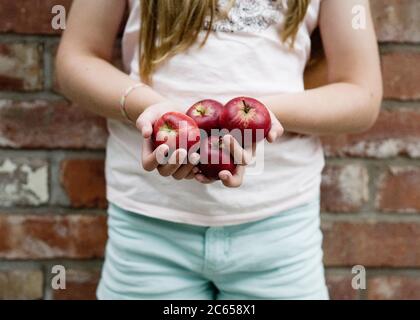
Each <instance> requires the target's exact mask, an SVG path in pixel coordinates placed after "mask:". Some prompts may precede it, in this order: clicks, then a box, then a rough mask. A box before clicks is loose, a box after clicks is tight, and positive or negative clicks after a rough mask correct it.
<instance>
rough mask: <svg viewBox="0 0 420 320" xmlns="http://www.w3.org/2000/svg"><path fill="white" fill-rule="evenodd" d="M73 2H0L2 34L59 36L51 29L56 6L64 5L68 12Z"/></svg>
mask: <svg viewBox="0 0 420 320" xmlns="http://www.w3.org/2000/svg"><path fill="white" fill-rule="evenodd" d="M71 3H72V0H4V1H1V2H0V32H11V33H25V34H57V33H59V32H60V30H54V29H53V28H52V27H51V21H52V18H53V17H54V14H53V13H51V9H52V8H53V7H54V6H55V5H64V7H65V8H66V12H68V9H69V8H70V5H71Z"/></svg>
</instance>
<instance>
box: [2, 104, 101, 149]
mask: <svg viewBox="0 0 420 320" xmlns="http://www.w3.org/2000/svg"><path fill="white" fill-rule="evenodd" d="M107 137H108V133H107V129H106V123H105V120H104V119H103V118H101V117H98V116H96V115H93V114H92V113H88V112H86V111H83V109H82V108H80V107H77V106H74V105H70V104H68V103H67V102H65V101H54V102H53V101H42V100H35V101H25V102H13V101H10V100H3V101H0V147H9V148H47V149H50V148H72V149H84V148H87V149H103V148H104V147H105V144H106V140H107Z"/></svg>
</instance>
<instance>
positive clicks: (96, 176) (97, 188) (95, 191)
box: [61, 159, 107, 208]
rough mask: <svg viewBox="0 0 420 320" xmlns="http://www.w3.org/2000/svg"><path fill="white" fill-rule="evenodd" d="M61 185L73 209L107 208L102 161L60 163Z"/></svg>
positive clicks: (78, 160) (66, 161)
mask: <svg viewBox="0 0 420 320" xmlns="http://www.w3.org/2000/svg"><path fill="white" fill-rule="evenodd" d="M61 183H62V185H63V188H64V190H65V192H66V194H67V196H68V198H69V200H70V203H71V205H72V206H73V207H77V208H81V207H88V208H95V207H100V208H105V207H106V206H107V201H106V195H105V176H104V161H103V160H102V159H69V160H64V161H63V162H62V163H61Z"/></svg>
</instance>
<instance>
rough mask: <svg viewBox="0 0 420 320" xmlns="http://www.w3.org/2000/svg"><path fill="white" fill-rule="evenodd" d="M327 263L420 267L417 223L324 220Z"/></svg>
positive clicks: (419, 239) (419, 238) (419, 230)
mask: <svg viewBox="0 0 420 320" xmlns="http://www.w3.org/2000/svg"><path fill="white" fill-rule="evenodd" d="M323 231H324V253H325V259H324V261H325V263H326V265H328V266H354V265H358V264H360V265H363V266H365V267H384V266H387V267H420V250H419V246H418V244H419V243H420V223H418V222H417V223H416V222H379V221H373V220H372V221H370V220H367V221H357V222H350V221H349V222H340V221H324V223H323Z"/></svg>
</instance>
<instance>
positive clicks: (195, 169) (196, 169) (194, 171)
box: [192, 168, 200, 174]
mask: <svg viewBox="0 0 420 320" xmlns="http://www.w3.org/2000/svg"><path fill="white" fill-rule="evenodd" d="M192 171H193V173H194V174H195V173H198V172H199V171H200V170H198V168H193V169H192Z"/></svg>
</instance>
